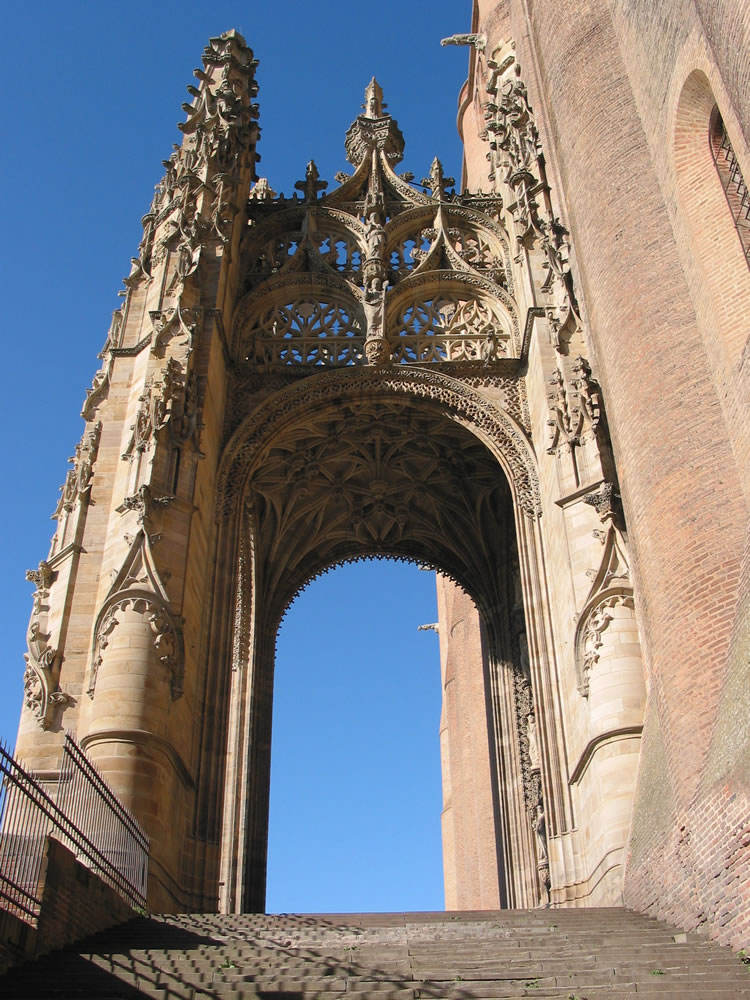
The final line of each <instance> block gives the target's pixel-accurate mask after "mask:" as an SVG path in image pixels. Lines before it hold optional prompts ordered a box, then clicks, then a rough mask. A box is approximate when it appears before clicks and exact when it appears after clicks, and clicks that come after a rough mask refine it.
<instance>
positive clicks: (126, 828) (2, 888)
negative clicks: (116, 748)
mask: <svg viewBox="0 0 750 1000" xmlns="http://www.w3.org/2000/svg"><path fill="white" fill-rule="evenodd" d="M0 776H2V780H1V781H0V908H2V909H5V910H11V911H14V912H17V913H18V915H19V916H22V917H23V918H24V919H31V920H32V921H33V920H34V919H36V917H37V916H38V914H39V908H40V906H41V898H40V895H39V873H40V870H41V864H42V856H43V851H44V842H45V839H46V837H47V836H48V835H51V836H54V837H55V838H56V839H58V840H60V841H61V842H62V843H64V844H66V845H68V846H70V847H71V848H72V850H73V851H74V852H75V854H76V855H77V856H79V857H83V858H84V859H85V863H87V865H88V866H89V867H90V868H92V869H93V870H94V871H96V872H97V873H98V874H99V876H100V877H101V878H102V879H103V880H104V881H105V882H106V883H107V884H109V885H110V886H112V888H113V889H115V890H116V891H117V892H118V893H119V894H120V895H121V896H123V897H124V898H125V899H127V900H128V901H129V902H131V903H132V904H133V905H136V906H145V902H146V883H147V877H148V837H147V835H146V833H145V832H144V830H143V829H142V828H141V826H140V824H139V823H138V822H137V821H136V819H135V818H134V817H133V816H132V814H131V813H130V812H128V810H127V809H126V808H125V807H124V806H123V805H122V803H121V802H120V801H119V799H118V798H117V796H116V795H115V794H114V792H113V791H112V789H111V788H110V787H109V786H108V785H107V783H106V782H105V781H104V779H103V778H102V776H101V775H100V774H99V773H98V771H97V770H96V768H95V767H94V765H93V764H92V763H91V761H90V760H89V759H88V758H87V757H86V755H85V753H84V752H83V750H82V749H81V748H80V747H79V746H78V744H77V743H76V742H75V740H73V738H72V737H71V736H69V735H68V736H66V738H65V744H64V746H63V752H62V761H61V766H60V777H59V781H58V787H57V801H55V800H53V798H52V797H51V796H50V795H49V794H48V793H47V792H46V791H45V790H44V788H42V786H41V785H40V784H39V782H38V781H37V780H36V779H35V778H34V777H33V775H32V774H30V773H29V772H28V771H26V770H25V769H24V768H23V767H22V766H21V765H20V764H19V763H18V761H17V760H15V758H14V757H13V756H12V755H11V754H10V753H9V752H8V750H7V749H6V748H5V747H4V746H2V745H0Z"/></svg>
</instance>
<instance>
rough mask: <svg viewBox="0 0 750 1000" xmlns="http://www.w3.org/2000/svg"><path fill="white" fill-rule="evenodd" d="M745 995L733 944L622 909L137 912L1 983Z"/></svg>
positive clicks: (160, 994)
mask: <svg viewBox="0 0 750 1000" xmlns="http://www.w3.org/2000/svg"><path fill="white" fill-rule="evenodd" d="M644 993H645V994H647V995H651V996H653V997H654V998H655V1000H656V998H660V1000H662V998H663V1000H670V998H673V997H674V998H677V997H678V996H679V997H680V1000H711V998H713V997H717V998H719V1000H722V998H729V997H738V998H741V997H747V998H748V1000H750V971H749V970H748V969H747V968H746V967H744V966H743V965H742V963H740V962H739V960H738V959H737V958H736V957H735V956H733V955H732V954H731V952H729V951H728V950H726V949H722V948H719V947H718V946H716V945H713V944H710V943H708V942H706V941H704V940H703V939H702V938H699V937H697V936H696V935H686V934H683V933H681V932H679V931H676V930H675V929H674V928H670V927H668V926H667V925H665V924H663V923H658V922H656V921H653V920H649V919H647V918H645V917H643V916H641V915H638V914H633V913H628V912H627V911H625V910H611V909H606V910H601V911H600V910H588V911H587V910H568V911H562V910H556V911H552V910H534V911H529V912H524V911H503V912H502V913H497V912H494V913H491V912H490V913H472V914H463V913H462V914H369V915H368V914H329V915H322V914H317V915H296V916H295V915H283V916H279V917H273V916H262V915H253V914H243V915H239V916H227V915H216V914H197V915H187V914H181V915H179V916H161V917H155V918H138V919H136V920H133V921H131V922H130V923H129V924H126V925H123V926H121V927H119V928H114V929H112V930H111V931H108V932H105V933H103V934H100V935H97V936H96V937H95V938H92V939H90V940H89V942H87V943H84V944H82V945H81V947H80V948H79V949H68V950H67V951H64V952H61V953H58V954H56V955H54V956H50V957H49V958H48V959H43V960H40V961H39V962H37V963H33V964H30V965H28V966H26V967H24V968H22V969H18V970H14V971H12V972H11V973H9V974H8V975H7V976H6V977H5V978H4V979H0V996H3V997H8V998H14V997H15V998H18V1000H38V998H41V997H46V998H60V1000H63V998H68V1000H71V998H74V1000H86V998H88V1000H94V998H96V1000H109V998H113V1000H114V998H115V997H117V998H119V1000H136V998H144V997H149V998H151V997H153V998H155V1000H199V998H202V1000H206V998H210V1000H225V998H226V1000H238V998H247V1000H315V998H319V1000H334V998H337V997H343V998H345V1000H390V998H392V1000H407V998H408V1000H425V998H430V1000H433V998H437V997H440V998H448V1000H502V998H508V1000H510V998H511V997H522V996H528V997H537V998H543V997H563V998H565V1000H570V998H577V1000H619V998H625V997H629V998H631V1000H632V998H633V997H637V996H639V995H641V994H644Z"/></svg>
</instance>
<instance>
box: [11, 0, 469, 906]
mask: <svg viewBox="0 0 750 1000" xmlns="http://www.w3.org/2000/svg"><path fill="white" fill-rule="evenodd" d="M470 19H471V3H470V0H461V2H456V0H434V2H431V3H429V4H427V3H403V2H395V0H381V2H379V3H377V4H358V3H352V2H342V0H329V2H327V3H326V4H325V5H318V4H311V3H306V2H301V0H300V2H292V0H275V2H274V3H260V2H257V0H256V2H254V3H250V2H243V3H240V2H222V0H215V2H213V3H211V4H206V3H196V2H186V0H181V2H175V0H151V2H149V3H145V2H142V0H131V2H130V3H128V4H117V5H115V4H110V3H103V4H95V3H83V2H80V0H73V2H68V3H65V4H61V3H59V2H48V0H44V2H36V3H33V4H28V5H22V4H20V3H7V4H5V5H3V9H2V12H1V13H0V27H1V28H2V34H3V38H4V40H5V45H4V55H3V58H4V61H5V65H6V71H5V81H6V82H5V87H4V94H3V100H2V110H1V111H0V114H1V115H2V126H3V128H2V134H3V137H4V141H5V150H4V156H3V171H2V178H3V183H2V185H1V186H0V198H1V199H2V220H3V223H4V236H3V240H2V248H1V249H0V255H1V256H2V259H1V260H0V290H1V292H2V302H3V308H2V312H1V313H0V323H1V324H2V338H3V345H4V352H5V353H4V358H5V366H4V367H5V371H4V378H3V384H4V388H5V391H4V395H3V400H2V405H3V423H2V426H3V431H4V437H5V440H4V447H3V452H2V453H3V457H4V462H5V469H4V473H5V474H4V489H3V490H2V493H1V495H0V503H2V506H3V510H2V525H3V537H2V547H1V549H0V553H1V555H0V559H1V563H0V582H1V586H2V592H1V593H0V599H1V601H2V603H1V607H2V615H3V623H2V624H3V627H2V630H1V631H0V642H1V643H2V651H1V652H2V656H1V657H0V669H1V670H2V681H3V683H2V693H3V697H2V699H1V700H0V738H4V739H5V740H6V741H7V742H10V743H11V744H12V743H13V742H14V740H15V730H16V725H17V718H18V712H19V707H20V701H21V694H22V684H21V678H22V674H23V656H22V654H23V651H24V648H25V631H26V626H27V623H28V617H29V613H30V610H31V598H30V595H31V591H32V589H33V588H32V586H31V585H30V584H28V583H26V582H25V581H24V571H25V570H26V569H28V568H30V567H34V566H36V564H37V563H38V562H39V560H40V559H41V558H44V557H45V556H46V555H47V551H48V545H49V539H50V537H51V535H52V531H53V525H52V522H51V521H50V520H49V518H50V515H51V513H52V511H53V510H54V508H55V505H56V501H57V496H58V486H59V485H60V483H62V481H63V479H64V478H65V472H66V468H67V466H66V458H67V456H68V455H71V454H72V453H73V450H74V447H75V444H76V442H77V441H78V440H79V438H80V436H81V433H82V430H83V422H82V421H81V419H80V416H79V413H80V408H81V403H82V401H83V398H84V395H85V389H86V388H87V387H88V386H89V385H90V383H91V378H92V376H93V374H94V371H95V370H96V369H97V368H98V366H99V361H98V359H97V357H96V355H97V352H98V351H99V350H100V349H101V346H102V344H103V343H104V340H105V336H106V332H107V328H108V325H109V320H110V316H111V312H112V310H113V309H114V308H116V307H117V306H118V304H119V302H120V300H119V299H118V298H117V292H118V290H119V289H120V288H121V287H122V285H121V278H122V276H123V275H125V274H127V273H128V271H129V262H130V258H131V256H132V255H133V254H134V253H135V252H136V248H137V245H138V242H139V239H140V235H141V226H140V218H141V216H142V215H143V214H144V213H145V211H146V210H147V208H148V206H149V204H150V201H151V195H152V192H153V187H154V185H155V184H156V182H157V181H158V180H159V178H160V177H161V175H162V173H163V168H162V166H161V161H162V160H163V159H165V158H166V157H167V156H168V155H169V153H170V151H171V146H172V143H173V142H177V141H179V137H180V134H179V132H178V131H177V128H176V123H177V122H178V121H182V120H184V115H183V113H182V111H181V110H180V106H181V104H182V102H183V101H185V100H187V99H188V95H187V94H186V91H185V87H186V85H187V84H189V83H192V82H194V79H193V76H192V70H193V68H194V67H195V66H198V65H200V56H201V52H202V50H203V46H204V45H205V43H206V41H207V39H208V38H209V37H210V36H211V35H215V34H219V33H221V32H222V31H224V30H226V29H227V28H229V27H235V28H237V29H238V30H240V31H241V32H242V33H243V34H244V35H245V37H246V39H247V41H248V43H249V44H250V46H251V47H252V48H253V49H254V51H255V55H256V57H257V58H258V59H259V60H260V66H259V68H258V73H257V77H258V81H259V84H260V94H259V98H258V100H259V103H260V107H261V119H260V120H261V125H262V129H263V134H262V139H261V142H260V144H259V146H258V150H259V152H260V154H261V156H262V162H261V164H260V170H259V172H260V173H261V174H262V175H265V176H267V177H268V178H269V180H270V183H271V185H272V187H273V188H275V189H276V190H277V191H284V192H286V193H291V191H292V190H293V186H294V182H295V181H296V180H298V179H299V178H301V177H303V176H304V170H305V164H306V163H307V161H308V160H309V159H311V158H312V159H315V160H316V162H317V164H318V167H319V169H320V173H321V175H322V177H323V178H325V179H327V180H329V182H331V183H333V175H334V173H335V172H336V171H337V170H341V169H346V167H347V164H346V162H345V158H344V148H343V139H344V133H345V131H346V129H347V128H348V126H349V124H350V123H351V122H352V121H353V119H354V118H355V116H356V115H357V114H358V113H359V110H360V105H361V102H362V97H363V92H364V88H365V86H366V84H367V83H368V81H369V79H370V77H371V76H372V75H373V74H375V75H376V76H377V78H378V80H379V81H380V83H381V85H382V86H383V89H384V91H385V99H386V101H387V102H388V104H389V110H390V112H391V113H392V114H393V116H394V117H395V118H396V119H397V120H398V122H399V124H400V126H401V129H402V131H403V133H404V136H405V139H406V159H405V162H404V164H403V169H409V170H412V171H413V172H414V174H415V175H416V176H417V178H419V177H422V176H424V175H426V174H427V172H428V170H429V166H430V162H431V161H432V158H433V156H435V155H436V154H437V155H438V156H440V158H441V159H442V160H443V163H444V166H445V169H446V173H448V174H450V175H452V176H456V177H459V176H460V171H461V163H460V146H459V140H458V137H457V134H456V129H455V117H456V100H457V96H458V91H459V89H460V86H461V84H462V82H463V80H464V77H465V74H466V67H467V62H468V59H467V51H466V49H461V48H455V47H447V48H441V47H440V45H439V41H440V39H441V38H442V37H445V36H446V35H451V34H454V33H455V32H464V31H468V30H470ZM372 572H376V573H385V574H386V576H384V577H378V578H377V579H378V581H379V582H378V583H377V587H378V591H379V592H381V593H383V594H384V600H385V596H388V597H389V598H393V602H394V603H393V608H392V610H391V611H390V612H389V611H386V610H385V607H384V609H383V613H382V615H379V616H377V620H373V619H372V618H371V617H370V616H369V615H368V614H367V613H366V612H365V610H364V609H365V607H366V606H367V605H366V603H365V602H364V601H358V600H357V599H356V598H355V597H354V596H353V595H354V594H355V593H356V587H357V586H360V583H359V582H355V580H356V581H359V580H360V577H361V575H362V574H363V573H365V574H367V573H372ZM310 609H313V610H312V611H311V610H310ZM434 617H435V611H434V579H433V577H432V576H431V575H430V574H426V573H419V572H418V571H417V570H416V569H415V568H414V567H398V566H395V567H394V566H390V567H384V566H383V565H382V564H381V565H380V566H378V567H376V568H375V570H372V569H368V568H367V566H364V567H363V566H359V567H350V568H349V569H346V570H343V571H337V572H336V573H335V574H332V575H330V576H328V577H326V578H324V580H323V581H320V582H319V583H316V584H314V585H313V586H312V587H311V588H310V589H309V590H308V591H307V592H306V593H305V594H304V595H303V596H302V597H301V598H300V599H299V600H298V602H297V603H296V604H295V606H294V607H293V608H292V611H291V612H290V614H289V616H288V619H287V625H286V626H285V627H284V629H283V630H282V632H281V634H280V639H279V648H280V658H279V664H278V668H277V670H278V676H279V685H278V691H277V705H276V717H275V720H276V721H275V736H274V779H273V789H272V798H273V810H274V815H273V818H272V834H271V870H270V876H269V882H270V893H269V906H270V907H271V908H273V909H284V910H291V909H323V910H326V909H328V910H331V909H358V908H360V909H361V908H366V909H383V908H394V909H399V908H403V907H414V908H433V907H439V906H440V905H442V888H441V885H440V861H439V842H438V837H439V809H440V803H439V781H438V784H437V785H436V776H437V768H438V758H437V752H438V750H437V746H438V745H437V725H438V718H437V714H438V713H439V682H438V657H437V640H436V638H435V636H434V633H417V632H416V627H417V625H418V624H421V623H422V622H425V621H433V620H434ZM321 623H323V626H324V627H323V632H322V637H321V638H320V639H319V640H318V639H315V640H313V636H314V635H315V634H316V633H317V630H318V627H319V625H320V624H321ZM350 625H351V626H352V632H351V633H348V632H347V631H346V628H347V627H348V626H350ZM402 626H403V627H402ZM383 636H385V637H386V638H390V640H391V646H390V647H388V646H380V645H379V643H380V641H381V638H383ZM376 640H377V642H376ZM316 643H317V644H316ZM422 654H426V657H427V658H426V660H422V659H421V656H422ZM306 684H312V688H311V690H310V691H308V689H307V688H306V687H304V685H306ZM407 685H408V686H409V693H408V698H407V695H406V686H407ZM412 686H414V690H413V691H412ZM303 691H304V692H305V694H304V697H303V696H302V692H303ZM313 697H315V698H319V702H316V705H318V707H316V711H315V713H310V712H309V710H308V709H309V706H310V705H311V704H313V702H312V698H313ZM342 698H343V701H342V700H341V699H342ZM295 705H296V706H297V707H299V706H304V707H305V709H306V711H305V712H304V713H301V714H302V715H303V716H306V717H309V719H308V720H307V722H309V723H310V724H311V725H312V729H308V730H304V731H303V730H302V728H301V722H300V713H299V712H298V711H296V708H295ZM326 713H327V714H326ZM368 713H369V715H371V717H372V719H371V720H369V719H368V718H367V715H368ZM316 720H319V721H317V724H316ZM307 722H306V724H307ZM352 722H354V725H353V727H352ZM347 727H352V728H347ZM368 727H369V728H368ZM334 737H335V738H336V739H338V740H340V742H339V743H338V744H337V743H335V742H333V740H334ZM311 747H315V748H316V752H318V750H319V753H320V756H319V757H318V758H317V759H316V758H314V757H313V755H312V752H311ZM360 753H361V754H362V756H357V755H359V754H360ZM302 758H304V764H305V767H306V768H309V770H310V774H309V776H308V777H307V778H305V779H304V780H302V772H301V763H302ZM289 761H291V763H290V762H289ZM357 761H358V762H359V763H357ZM344 764H348V765H350V766H351V767H352V768H353V770H351V771H349V772H345V771H344V770H343V766H344ZM334 765H335V767H336V770H335V771H334ZM339 768H341V770H339ZM402 776H403V777H404V779H405V786H404V787H403V788H401V787H400V786H399V780H400V778H401V777H402ZM365 777H366V779H367V780H366V782H365V780H364V779H365ZM295 780H298V781H302V787H298V786H296V785H294V781H295ZM423 787H424V791H425V795H426V796H428V799H429V801H428V799H425V800H424V801H423V800H419V799H417V798H416V793H417V791H419V790H422V788H423ZM386 793H387V794H386ZM305 796H307V798H308V799H309V798H312V799H313V800H315V802H316V803H318V804H320V805H321V806H322V808H321V812H322V816H321V819H320V824H319V825H318V826H316V827H313V825H312V820H311V819H310V818H308V820H307V821H306V823H305V824H304V829H303V828H302V826H303V824H301V823H300V815H301V813H302V802H303V801H305V799H304V797H305ZM389 796H390V797H389ZM376 800H377V801H378V802H381V801H384V802H386V803H387V804H386V805H384V806H382V808H379V809H377V810H374V809H373V803H374V802H375V801H376ZM305 809H306V812H307V814H308V817H309V814H310V813H311V810H310V809H309V808H307V806H306V807H305ZM376 821H377V822H380V823H381V825H380V826H376ZM381 821H382V822H381ZM326 824H327V825H326ZM334 830H335V831H338V830H344V834H343V839H342V841H341V843H339V844H337V843H336V842H335V840H334V836H333V832H332V831H334ZM357 831H358V832H357ZM365 835H366V836H365ZM353 838H357V843H358V844H359V845H360V846H359V848H358V851H357V852H355V853H354V854H351V853H347V851H348V848H347V846H346V845H347V844H349V845H351V842H352V839H353ZM323 844H325V845H327V853H326V856H325V861H322V860H321V862H320V863H319V864H318V865H317V868H318V871H317V873H316V874H318V875H319V876H320V880H321V885H318V886H314V885H313V886H311V887H307V886H304V885H303V884H302V881H301V880H302V875H301V874H300V873H299V872H298V871H297V867H296V866H297V865H298V863H299V867H300V869H301V870H304V869H305V867H307V868H308V869H309V868H310V865H311V862H310V861H309V860H307V861H305V860H303V858H304V855H303V853H302V852H303V847H304V849H307V848H308V847H309V846H310V845H312V846H313V849H314V850H315V851H317V852H318V855H317V856H318V857H319V858H321V854H320V851H321V850H322V847H321V845H323ZM365 844H367V847H366V848H365ZM436 845H438V846H436ZM399 851H400V860H399V861H398V862H397V861H396V860H394V859H395V857H396V854H398V852H399ZM284 852H286V853H284ZM388 852H396V854H393V853H388ZM389 858H390V859H391V860H388V859H389ZM423 862H424V864H423ZM274 866H275V867H274ZM422 867H425V868H428V869H429V872H428V873H427V874H425V875H423V874H422V873H421V868H422ZM368 878H369V879H370V882H369V888H368V887H367V884H366V883H367V879H368ZM323 884H324V885H325V887H326V892H325V893H324V892H323ZM401 890H403V891H401ZM347 893H348V894H347Z"/></svg>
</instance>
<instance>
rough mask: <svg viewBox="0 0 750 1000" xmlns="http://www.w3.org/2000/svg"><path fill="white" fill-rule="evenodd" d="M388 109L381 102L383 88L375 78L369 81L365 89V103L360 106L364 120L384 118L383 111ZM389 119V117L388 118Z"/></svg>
mask: <svg viewBox="0 0 750 1000" xmlns="http://www.w3.org/2000/svg"><path fill="white" fill-rule="evenodd" d="M387 107H388V105H387V104H385V103H384V101H383V88H382V87H381V86H380V84H379V83H378V81H377V80H376V79H375V77H373V78H372V80H370V82H369V83H368V84H367V87H366V88H365V103H364V104H363V105H362V110H363V111H364V113H365V114H364V117H365V118H385V117H386V114H385V109H386V108H387ZM388 117H390V116H388Z"/></svg>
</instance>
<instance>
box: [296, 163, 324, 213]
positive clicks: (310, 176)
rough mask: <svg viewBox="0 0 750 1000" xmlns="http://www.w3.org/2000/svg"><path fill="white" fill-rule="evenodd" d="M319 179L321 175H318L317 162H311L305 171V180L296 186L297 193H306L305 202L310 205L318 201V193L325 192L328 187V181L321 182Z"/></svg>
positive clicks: (298, 182)
mask: <svg viewBox="0 0 750 1000" xmlns="http://www.w3.org/2000/svg"><path fill="white" fill-rule="evenodd" d="M319 177H320V174H319V173H318V168H317V167H316V166H315V160H310V162H309V163H308V164H307V169H306V170H305V179H304V180H303V181H297V183H296V184H295V185H294V187H295V189H296V190H297V191H302V192H304V195H305V202H307V203H308V204H309V203H310V202H313V201H317V200H318V191H325V189H326V188H327V187H328V181H321V180H319V179H318V178H319Z"/></svg>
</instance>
